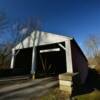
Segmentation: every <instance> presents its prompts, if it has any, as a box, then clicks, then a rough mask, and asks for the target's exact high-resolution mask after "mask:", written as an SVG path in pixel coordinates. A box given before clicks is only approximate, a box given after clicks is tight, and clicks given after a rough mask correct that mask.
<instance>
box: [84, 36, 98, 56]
mask: <svg viewBox="0 0 100 100" xmlns="http://www.w3.org/2000/svg"><path fill="white" fill-rule="evenodd" d="M85 49H86V52H87V55H88V56H91V57H95V56H98V54H99V52H100V39H99V37H97V36H95V35H89V37H88V38H87V39H86V41H85Z"/></svg>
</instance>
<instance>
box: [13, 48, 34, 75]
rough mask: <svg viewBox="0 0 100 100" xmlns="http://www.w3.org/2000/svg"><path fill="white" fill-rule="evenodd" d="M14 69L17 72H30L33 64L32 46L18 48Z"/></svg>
mask: <svg viewBox="0 0 100 100" xmlns="http://www.w3.org/2000/svg"><path fill="white" fill-rule="evenodd" d="M15 52H16V55H15V59H14V69H16V72H17V73H20V74H21V73H22V74H30V71H31V66H32V48H25V49H20V50H16V51H15Z"/></svg>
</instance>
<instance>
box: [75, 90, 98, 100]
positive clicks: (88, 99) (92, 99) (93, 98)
mask: <svg viewBox="0 0 100 100" xmlns="http://www.w3.org/2000/svg"><path fill="white" fill-rule="evenodd" d="M74 98H75V99H76V100H100V91H98V90H95V91H93V92H92V93H88V94H84V95H80V96H76V97H74Z"/></svg>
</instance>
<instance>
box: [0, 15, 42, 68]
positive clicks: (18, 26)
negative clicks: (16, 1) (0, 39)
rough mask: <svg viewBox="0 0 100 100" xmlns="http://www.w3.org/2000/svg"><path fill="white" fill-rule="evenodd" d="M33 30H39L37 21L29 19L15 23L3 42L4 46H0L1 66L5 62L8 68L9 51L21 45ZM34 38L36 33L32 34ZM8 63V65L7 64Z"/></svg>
mask: <svg viewBox="0 0 100 100" xmlns="http://www.w3.org/2000/svg"><path fill="white" fill-rule="evenodd" d="M34 30H40V26H39V24H38V20H36V19H34V18H32V17H31V18H29V19H28V20H26V21H25V22H21V21H20V22H19V21H17V22H15V23H14V24H13V25H12V26H11V27H10V28H9V31H8V34H9V37H8V38H7V40H6V41H5V43H4V44H2V50H1V51H2V52H1V55H2V57H1V58H2V60H1V64H2V65H5V63H6V61H7V67H8V66H9V64H10V62H9V59H10V58H11V50H12V48H13V47H14V46H15V45H16V44H18V43H22V41H23V40H24V39H25V38H26V37H27V36H29V35H30V34H31V32H32V31H34ZM34 35H35V36H36V33H35V34H34ZM19 51H20V49H19V50H18V51H17V52H16V54H15V55H17V53H18V52H19ZM8 62H9V64H8Z"/></svg>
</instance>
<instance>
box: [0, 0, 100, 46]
mask: <svg viewBox="0 0 100 100" xmlns="http://www.w3.org/2000/svg"><path fill="white" fill-rule="evenodd" d="M0 10H1V11H5V12H6V14H7V16H8V18H9V20H10V21H11V22H15V21H16V20H26V19H27V18H29V17H32V16H33V17H36V18H38V19H39V20H40V22H41V25H42V30H43V31H46V32H52V33H56V34H61V35H66V36H72V37H74V38H75V39H76V41H77V42H78V44H79V45H80V47H81V48H83V43H84V41H85V39H86V38H87V37H88V36H89V35H90V34H95V35H97V36H100V0H0Z"/></svg>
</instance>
